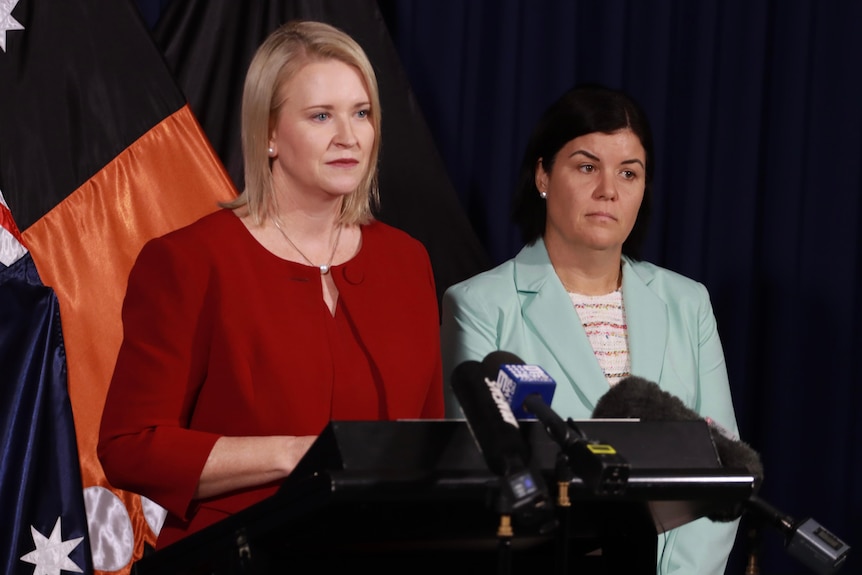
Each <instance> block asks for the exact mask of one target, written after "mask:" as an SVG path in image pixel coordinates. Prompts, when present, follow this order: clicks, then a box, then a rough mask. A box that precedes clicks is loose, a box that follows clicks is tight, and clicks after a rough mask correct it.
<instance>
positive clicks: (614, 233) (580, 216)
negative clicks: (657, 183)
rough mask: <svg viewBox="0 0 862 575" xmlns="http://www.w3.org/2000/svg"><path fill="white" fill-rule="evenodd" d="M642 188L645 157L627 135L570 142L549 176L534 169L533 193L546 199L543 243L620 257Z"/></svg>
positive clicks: (597, 134) (596, 135)
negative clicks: (541, 193) (585, 249)
mask: <svg viewBox="0 0 862 575" xmlns="http://www.w3.org/2000/svg"><path fill="white" fill-rule="evenodd" d="M645 185H646V152H645V151H644V147H643V145H642V144H641V142H640V139H638V137H637V136H636V135H635V134H634V133H633V132H632V131H631V130H628V129H625V130H621V131H619V132H614V133H612V134H603V133H601V132H593V133H591V134H586V135H584V136H580V137H577V138H575V139H574V140H571V141H569V142H568V143H567V144H566V145H565V146H563V147H562V148H561V149H560V151H559V152H557V155H556V160H555V161H554V162H553V166H552V168H551V171H550V172H546V171H545V169H544V167H543V166H542V164H541V162H540V163H539V165H538V166H537V167H536V187H537V188H538V189H539V191H540V192H545V193H547V198H546V200H545V201H546V202H547V208H548V216H547V220H546V222H545V241H552V242H558V243H559V244H561V245H569V246H571V247H573V248H587V249H592V250H615V251H617V252H621V251H622V245H623V242H624V241H625V240H626V238H627V237H628V235H629V233H631V231H632V228H633V227H634V224H635V220H636V219H637V215H638V210H639V209H640V205H641V201H642V200H643V195H644V187H645Z"/></svg>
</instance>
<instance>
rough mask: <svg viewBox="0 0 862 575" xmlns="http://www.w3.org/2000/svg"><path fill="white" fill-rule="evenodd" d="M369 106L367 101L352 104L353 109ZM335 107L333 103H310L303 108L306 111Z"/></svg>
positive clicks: (332, 108) (369, 103)
mask: <svg viewBox="0 0 862 575" xmlns="http://www.w3.org/2000/svg"><path fill="white" fill-rule="evenodd" d="M370 107H371V102H367V101H362V102H355V103H354V104H353V109H359V108H370ZM335 108H336V106H335V105H333V104H312V105H311V106H306V107H305V108H304V109H305V110H306V111H310V110H320V109H323V110H334V109H335Z"/></svg>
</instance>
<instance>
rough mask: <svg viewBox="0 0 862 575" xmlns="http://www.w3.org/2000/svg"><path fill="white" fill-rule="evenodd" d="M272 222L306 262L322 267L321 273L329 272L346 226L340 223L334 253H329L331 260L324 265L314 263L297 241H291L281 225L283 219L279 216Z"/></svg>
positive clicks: (333, 247) (333, 248)
mask: <svg viewBox="0 0 862 575" xmlns="http://www.w3.org/2000/svg"><path fill="white" fill-rule="evenodd" d="M272 223H274V224H275V228H276V229H277V230H278V231H279V232H281V235H282V236H283V237H284V239H285V240H287V243H289V244H290V247H292V248H293V249H295V250H296V253H298V254H299V255H301V256H302V259H304V260H305V261H306V263H307V264H308V265H310V266H312V267H316V268H320V275H324V276H325V275H326V274H328V273H329V268H331V267H332V261H333V260H334V259H335V251H336V250H337V249H338V240H340V239H341V229H342V228H343V227H344V226H342V225H341V224H338V233H337V234H336V236H335V243H334V244H333V246H332V253H331V254H329V261H328V262H327V263H325V264H323V265H317V264H315V263H313V262H312V261H311V260H310V259H308V257H306V255H305V254H304V253H302V250H300V249H299V248H298V247H297V246H296V244H295V243H293V242H292V241H290V238H289V237H287V232H285V231H284V228H282V227H281V221H280V219H279V217H278V216H275V217H273V218H272Z"/></svg>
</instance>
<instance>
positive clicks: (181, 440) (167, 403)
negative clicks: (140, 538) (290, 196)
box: [98, 210, 444, 548]
mask: <svg viewBox="0 0 862 575" xmlns="http://www.w3.org/2000/svg"><path fill="white" fill-rule="evenodd" d="M330 273H331V274H332V277H333V280H334V281H335V284H336V285H337V286H338V290H339V302H338V308H337V310H336V314H335V315H336V317H335V318H333V317H332V315H330V313H329V310H328V309H327V308H326V306H325V304H324V303H323V299H322V296H321V286H320V272H319V270H318V269H317V268H315V267H310V266H304V265H300V264H296V263H293V262H288V261H285V260H282V259H281V258H278V257H276V256H275V255H273V254H272V253H270V252H269V251H267V250H266V249H265V248H264V247H263V246H261V245H260V244H259V243H258V242H257V240H255V239H254V238H253V237H252V236H251V234H250V233H249V232H248V230H247V229H246V228H245V226H244V225H243V224H242V222H241V221H240V220H239V219H238V218H237V217H236V216H234V215H233V214H232V213H231V212H230V211H228V210H219V211H218V212H216V213H214V214H211V215H208V216H205V217H203V218H201V219H200V220H198V221H197V222H195V223H193V224H191V225H190V226H187V227H185V228H183V229H180V230H177V231H175V232H172V233H170V234H167V235H166V236H163V237H161V238H157V239H154V240H152V241H150V242H149V243H147V244H146V245H145V246H144V248H143V249H142V250H141V253H140V255H139V256H138V259H137V261H136V263H135V265H134V267H133V269H132V272H131V274H130V276H129V284H128V288H127V292H126V297H125V300H124V302H123V342H122V345H121V347H120V352H119V356H118V358H117V363H116V367H115V371H114V375H113V379H112V381H111V386H110V388H109V390H108V394H107V400H106V403H105V408H104V412H103V415H102V424H101V429H100V434H99V444H98V455H99V459H100V461H101V463H102V466H103V468H104V471H105V476H106V477H107V478H108V480H109V481H110V482H111V484H112V485H113V486H115V487H117V488H119V489H125V490H127V491H132V492H136V493H140V494H142V495H144V496H146V497H148V498H150V499H151V500H153V501H155V502H156V503H158V504H160V505H161V506H163V507H165V508H166V509H167V511H168V516H167V519H166V522H165V525H164V526H163V527H162V530H161V533H160V534H159V539H158V547H159V548H163V547H164V546H165V545H167V544H169V543H171V542H173V541H176V540H177V539H179V538H181V537H183V536H185V535H187V534H189V533H191V532H194V531H197V530H199V529H201V528H203V527H205V526H207V525H210V524H212V523H214V522H216V521H218V520H220V519H222V518H224V517H227V516H228V515H230V514H232V513H235V512H236V511H239V510H241V509H244V508H245V507H248V506H249V505H251V504H253V503H256V502H258V501H260V500H261V499H264V498H265V497H268V496H269V495H271V494H273V493H274V492H275V491H276V489H277V487H278V485H277V484H272V485H267V486H263V487H259V488H255V489H246V490H242V491H239V492H235V493H231V494H227V495H224V496H220V497H215V498H211V499H207V500H200V501H193V500H192V495H193V494H194V491H195V488H196V486H197V483H198V479H199V478H200V474H201V470H202V469H203V466H204V463H205V462H206V459H207V456H208V455H209V452H210V450H211V449H212V447H213V444H214V443H215V441H216V440H217V439H218V438H219V437H221V436H223V435H227V436H247V435H316V434H318V433H320V431H321V430H322V429H323V428H324V427H325V426H326V424H327V423H328V422H329V421H330V420H331V419H342V420H346V419H390V420H395V419H415V418H424V419H429V418H442V417H443V411H444V410H443V379H442V369H441V361H440V340H439V312H438V307H437V296H436V291H435V286H434V278H433V275H432V270H431V263H430V260H429V258H428V254H427V252H426V250H425V248H424V247H423V246H422V244H421V243H419V242H418V241H417V240H415V239H413V238H411V237H410V236H408V235H407V234H406V233H404V232H402V231H400V230H397V229H395V228H392V227H390V226H387V225H385V224H383V223H380V222H374V223H372V224H369V225H367V226H363V228H362V247H361V249H360V251H359V252H358V253H357V254H356V256H355V257H354V258H353V259H351V260H350V261H349V262H346V263H344V264H342V265H338V266H333V268H332V270H331V271H330ZM339 338H341V339H339ZM345 340H346V341H347V343H348V344H347V345H346V346H345V345H341V344H340V342H344V341H345ZM342 349H346V350H347V353H346V357H345V356H343V355H342V354H341V350H342ZM351 354H352V355H351ZM357 358H358V359H359V360H360V361H358V362H356V361H354V359H357ZM357 363H358V364H359V366H358V369H354V367H355V366H356V365H357Z"/></svg>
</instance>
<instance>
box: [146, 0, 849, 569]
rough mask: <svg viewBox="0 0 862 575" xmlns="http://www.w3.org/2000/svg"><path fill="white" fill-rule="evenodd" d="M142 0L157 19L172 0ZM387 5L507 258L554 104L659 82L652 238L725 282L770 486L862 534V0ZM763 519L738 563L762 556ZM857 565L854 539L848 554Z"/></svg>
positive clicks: (479, 230)
mask: <svg viewBox="0 0 862 575" xmlns="http://www.w3.org/2000/svg"><path fill="white" fill-rule="evenodd" d="M175 1H183V0H175ZM138 4H139V5H140V6H141V8H142V13H143V14H144V16H145V17H146V18H147V19H148V20H149V21H150V22H151V24H154V23H155V22H156V21H157V19H158V15H159V12H160V10H161V9H162V8H163V7H164V6H166V5H167V4H168V2H167V1H166V0H138ZM378 4H379V7H380V10H381V12H382V14H383V15H384V17H385V19H386V22H387V24H388V26H389V30H390V34H391V35H392V37H393V39H394V42H395V44H396V46H397V49H398V53H399V55H400V58H401V61H402V64H403V66H404V68H405V70H406V72H407V75H408V76H409V79H410V82H411V85H412V88H413V91H414V92H415V95H416V98H417V100H418V102H419V104H420V105H421V108H422V110H423V112H424V114H425V119H426V121H427V123H428V125H429V127H430V129H431V131H432V133H433V136H434V138H435V141H436V143H437V147H438V150H439V152H440V155H441V156H442V158H443V160H444V163H445V166H446V169H447V171H448V175H449V178H450V179H451V181H452V183H453V184H454V187H455V190H456V192H457V194H458V196H459V199H460V201H461V203H462V205H463V209H464V210H465V212H466V214H467V215H468V217H469V219H470V221H471V222H472V225H473V227H474V230H475V232H476V234H477V235H478V237H479V238H480V240H481V242H482V244H483V245H484V247H485V249H486V250H487V252H488V255H489V256H490V259H491V260H492V261H493V262H494V263H496V262H500V261H502V260H504V259H506V258H508V257H511V256H512V255H514V254H515V253H516V252H517V250H518V249H519V248H520V247H521V244H520V241H519V236H518V233H517V231H516V230H515V229H514V228H513V227H512V226H511V225H510V223H509V198H510V196H511V192H512V188H513V183H514V180H515V170H516V167H517V165H518V163H519V161H520V155H521V151H522V149H523V146H524V144H525V142H526V139H527V137H528V135H529V131H530V129H531V127H532V125H533V124H534V122H535V121H536V119H537V118H538V116H539V115H540V113H541V112H542V110H543V109H544V108H545V106H546V105H547V104H549V103H550V102H551V101H552V100H554V99H555V98H556V97H557V96H558V95H559V94H560V93H562V92H563V91H564V90H565V89H567V88H568V87H569V86H571V85H572V84H573V83H576V82H584V81H598V82H602V83H605V84H608V85H610V86H613V87H617V88H622V89H625V90H627V91H628V92H630V93H631V94H632V95H633V96H634V97H635V98H637V99H638V100H639V101H640V102H641V104H642V105H643V106H644V108H645V109H646V110H647V112H648V113H649V115H650V118H651V120H652V123H653V129H654V132H655V139H656V153H657V174H656V201H655V206H654V214H653V219H652V222H651V231H650V236H649V241H648V245H647V250H646V254H645V255H646V259H648V260H651V261H653V262H655V263H658V264H660V265H664V266H666V267H668V268H671V269H673V270H676V271H679V272H681V273H683V274H686V275H688V276H690V277H692V278H695V279H697V280H699V281H701V282H703V283H704V284H705V285H706V286H707V287H708V288H709V290H710V293H711V294H712V298H713V305H714V307H715V312H716V315H717V317H718V324H719V330H720V333H721V336H722V340H723V342H724V346H725V353H726V356H727V363H728V369H729V372H730V378H731V385H732V388H733V394H734V403H735V406H736V409H737V416H738V419H739V423H740V428H741V432H742V435H743V439H745V440H746V441H747V442H749V443H750V444H751V445H752V446H753V447H754V448H755V449H757V450H758V451H759V452H760V453H761V454H762V457H763V461H764V466H765V469H766V479H765V483H764V485H763V489H762V491H761V495H762V496H763V498H764V499H766V500H767V501H769V502H770V503H771V504H772V505H774V506H775V507H777V508H778V509H780V510H781V511H783V512H785V513H786V514H789V515H791V516H793V517H795V518H797V519H802V518H806V517H809V516H811V517H813V518H814V519H816V520H817V521H818V522H820V523H821V524H822V525H823V526H824V527H826V528H827V529H828V530H830V531H832V532H833V533H835V534H836V535H837V536H838V537H840V538H841V539H843V540H844V541H845V542H847V543H848V544H849V545H851V546H853V547H854V548H855V549H854V553H855V554H856V555H858V554H859V553H862V549H859V548H858V547H859V546H860V545H862V528H860V523H862V424H860V423H857V417H856V415H857V413H859V412H860V411H862V391H860V383H862V378H860V376H859V374H858V369H857V366H858V365H859V363H860V358H862V333H860V325H862V324H861V323H860V320H862V310H861V309H860V304H862V296H860V294H862V257H860V247H862V243H860V234H862V229H860V217H862V74H860V70H862V34H860V32H859V26H860V22H862V2H856V1H855V0H830V1H823V0H746V1H739V0H698V1H691V0H676V1H674V0H629V1H625V0H470V1H467V2H465V1H464V0H379V2H378ZM384 115H385V110H384ZM384 117H385V116H384ZM385 122H386V120H384V126H385V125H386V124H385ZM384 130H385V127H384ZM439 233H440V234H446V233H447V226H446V222H440V232H439ZM525 359H527V360H529V358H525ZM746 531H747V525H746V523H744V524H743V528H742V529H741V531H740V540H739V543H738V544H737V549H736V550H735V552H734V557H733V559H732V561H731V565H730V566H729V568H728V573H736V574H740V575H741V574H742V573H743V572H744V565H743V562H744V559H745V558H744V552H745V547H746V540H745V539H746V537H745V535H746ZM763 539H764V542H763V547H762V551H763V553H762V557H761V560H760V563H761V573H762V574H763V575H795V574H797V573H798V574H805V573H810V571H809V570H807V569H806V568H805V567H804V566H802V565H801V564H800V563H799V562H797V561H795V560H794V559H792V558H791V557H790V556H789V555H788V554H787V553H786V551H785V550H784V549H783V545H782V543H783V541H782V537H781V536H780V534H779V532H778V531H777V529H773V530H770V529H767V530H766V531H765V532H764V533H763ZM860 572H862V561H860V560H859V559H858V558H857V557H856V556H855V555H852V554H851V558H850V560H849V561H848V563H847V565H846V566H845V568H844V569H843V570H842V573H847V574H848V575H850V574H855V573H860Z"/></svg>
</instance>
